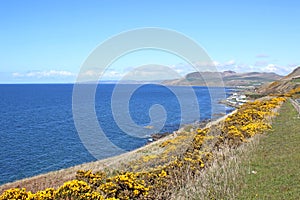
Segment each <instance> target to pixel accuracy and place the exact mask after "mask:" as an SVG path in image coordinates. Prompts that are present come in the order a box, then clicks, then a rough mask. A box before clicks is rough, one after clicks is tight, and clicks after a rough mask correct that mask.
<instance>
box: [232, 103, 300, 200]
mask: <svg viewBox="0 0 300 200" xmlns="http://www.w3.org/2000/svg"><path fill="white" fill-rule="evenodd" d="M249 156H250V157H249V159H245V160H244V162H243V163H242V168H244V169H247V168H248V171H249V172H250V173H248V174H247V175H246V177H245V180H244V181H245V182H244V186H243V187H242V189H241V191H240V192H239V198H237V199H299V195H300V119H299V118H297V112H296V111H295V109H293V107H292V105H291V104H290V103H289V102H288V103H285V104H284V105H283V107H282V108H281V110H280V115H279V116H278V117H277V118H276V119H275V121H274V123H273V129H272V130H271V131H269V132H268V133H267V136H266V137H263V138H262V139H261V141H260V144H259V145H258V146H257V148H256V149H255V150H253V151H252V152H251V154H250V155H249Z"/></svg>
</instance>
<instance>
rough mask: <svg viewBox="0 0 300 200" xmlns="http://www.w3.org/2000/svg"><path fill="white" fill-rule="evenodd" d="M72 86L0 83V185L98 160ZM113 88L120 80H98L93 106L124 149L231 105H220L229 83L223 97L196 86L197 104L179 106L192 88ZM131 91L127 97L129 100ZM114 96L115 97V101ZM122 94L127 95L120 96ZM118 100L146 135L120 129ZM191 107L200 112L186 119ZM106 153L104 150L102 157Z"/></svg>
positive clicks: (216, 114)
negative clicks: (77, 113)
mask: <svg viewBox="0 0 300 200" xmlns="http://www.w3.org/2000/svg"><path fill="white" fill-rule="evenodd" d="M73 87H74V85H73V84H2V85H0V185H1V184H5V183H7V182H12V181H15V180H19V179H22V178H27V177H31V176H35V175H38V174H42V173H46V172H50V171H54V170H59V169H63V168H68V167H71V166H74V165H78V164H83V163H86V162H91V161H96V160H97V159H96V158H95V157H94V156H93V155H92V154H91V153H90V152H89V151H88V148H86V146H85V144H84V143H83V142H82V140H81V138H80V135H79V134H78V131H77V129H76V126H75V123H74V117H73V112H72V108H73V104H72V103H73ZM115 89H116V84H99V85H97V87H96V92H95V94H94V96H95V98H94V100H95V106H94V110H95V114H96V116H97V119H98V123H99V127H101V129H102V130H103V132H104V133H105V135H106V136H107V137H108V138H109V140H110V142H112V143H113V144H114V145H116V146H118V147H119V148H121V149H123V150H124V151H131V150H134V149H136V148H139V147H141V146H143V145H145V144H146V143H147V142H149V140H150V135H151V134H149V133H151V131H152V133H165V132H169V133H172V132H173V131H175V130H177V129H179V128H180V127H181V126H183V125H184V124H189V123H196V122H200V121H202V120H207V119H213V118H218V117H220V116H221V115H222V114H225V113H228V112H231V111H232V110H233V108H230V107H226V106H225V105H222V104H220V100H222V99H224V98H226V97H227V95H228V93H229V92H230V91H231V90H230V88H225V96H224V95H223V92H220V95H212V91H213V93H214V94H218V91H224V88H207V87H197V86H193V87H192V91H193V92H194V94H195V97H196V102H197V104H198V105H197V106H195V105H193V104H192V103H191V104H187V105H181V102H189V99H192V97H191V96H190V95H189V94H190V93H189V92H190V90H191V87H184V86H162V85H159V84H143V85H139V86H138V87H137V86H136V85H130V84H127V85H126V84H123V85H119V84H118V95H115ZM174 91H175V92H174ZM128 92H130V95H129V97H130V98H129V100H128V99H126V98H128ZM123 96H124V98H123ZM212 96H213V97H214V98H212ZM125 97H126V98H125ZM82 98H85V97H84V96H82ZM113 98H117V99H116V100H115V101H112V99H113ZM122 99H125V100H124V101H120V100H122ZM118 101H120V103H124V102H125V103H124V105H121V107H122V108H127V109H128V110H129V115H128V116H130V119H131V120H132V122H133V123H134V124H135V125H136V126H139V127H144V128H146V129H147V130H148V131H147V134H145V135H143V136H142V137H141V136H138V137H137V136H135V135H132V134H128V131H129V132H130V131H131V130H132V132H134V128H135V126H132V127H131V125H132V124H130V125H129V124H128V127H126V126H127V124H126V123H125V122H126V120H125V121H124V123H123V124H121V125H122V126H123V127H124V126H125V128H126V131H127V132H126V131H124V130H123V129H124V128H120V121H118V120H117V119H116V117H115V116H114V115H121V118H122V116H123V115H124V116H127V115H125V114H124V113H118V109H117V110H116V109H112V102H117V105H119V106H120V104H119V103H118ZM154 105H156V106H157V105H159V107H160V108H163V113H164V114H162V115H157V116H154V117H153V116H151V112H150V110H151V108H152V107H153V106H154ZM184 107H187V108H184ZM188 109H191V111H193V112H191V113H194V112H195V109H196V111H197V112H198V111H199V116H197V115H192V114H191V115H189V116H188V117H186V115H185V116H184V118H183V117H182V113H183V111H185V112H189V110H188ZM125 110H126V109H125ZM224 112H225V113H224ZM154 114H155V113H154ZM152 115H153V113H152ZM128 116H127V117H128ZM151 118H155V119H156V120H158V121H160V120H161V121H163V122H164V123H163V126H162V127H160V128H159V130H157V129H156V127H153V126H149V124H151V120H152V119H151ZM160 118H162V119H160ZM118 119H120V117H119V118H118ZM86 120H89V119H86ZM149 131H150V132H149ZM107 156H109V155H103V158H105V157H107Z"/></svg>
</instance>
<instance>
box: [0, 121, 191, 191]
mask: <svg viewBox="0 0 300 200" xmlns="http://www.w3.org/2000/svg"><path fill="white" fill-rule="evenodd" d="M189 127H191V128H192V126H191V125H189ZM184 129H189V128H187V127H184V128H182V129H181V130H179V131H178V132H181V131H184ZM174 137H176V136H175V135H174V134H171V135H169V136H167V137H164V138H161V139H160V140H158V141H155V142H153V143H150V144H148V145H146V146H144V147H141V148H139V149H136V150H134V151H131V152H127V153H124V154H121V155H118V156H114V157H110V158H107V159H103V160H99V161H95V162H90V163H84V164H81V165H77V166H74V167H70V168H67V169H61V170H58V171H54V172H49V173H46V174H41V175H38V176H34V177H30V178H25V179H22V180H19V181H15V182H12V183H7V184H4V185H1V186H0V194H2V193H3V192H4V191H5V190H7V189H10V188H26V189H27V191H32V192H36V191H39V190H44V189H46V188H50V187H53V188H57V187H59V186H61V185H63V183H64V182H66V181H70V180H73V179H75V178H76V177H75V175H76V172H77V171H78V170H92V171H93V172H97V171H101V170H102V171H107V170H109V172H112V173H113V172H114V171H126V170H127V166H128V165H127V164H128V163H130V162H134V161H136V160H139V159H141V157H143V156H147V155H150V154H151V155H158V154H160V153H161V152H162V151H163V148H161V147H160V144H161V143H162V142H164V141H165V140H168V139H171V138H174Z"/></svg>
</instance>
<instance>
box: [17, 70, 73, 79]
mask: <svg viewBox="0 0 300 200" xmlns="http://www.w3.org/2000/svg"><path fill="white" fill-rule="evenodd" d="M12 76H13V77H15V78H21V77H31V78H45V77H50V78H53V77H74V76H76V74H74V73H72V72H69V71H64V70H61V71H59V70H49V71H32V72H26V73H19V72H14V73H12Z"/></svg>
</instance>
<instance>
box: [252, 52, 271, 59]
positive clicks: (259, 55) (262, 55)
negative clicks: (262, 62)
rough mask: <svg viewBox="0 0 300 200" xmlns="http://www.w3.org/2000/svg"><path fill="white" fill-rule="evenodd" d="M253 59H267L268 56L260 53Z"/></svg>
mask: <svg viewBox="0 0 300 200" xmlns="http://www.w3.org/2000/svg"><path fill="white" fill-rule="evenodd" d="M255 57H256V58H269V57H270V56H269V55H268V54H264V53H260V54H257V55H256V56H255Z"/></svg>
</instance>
